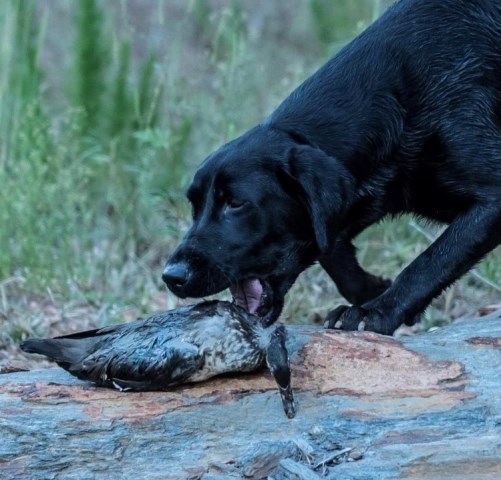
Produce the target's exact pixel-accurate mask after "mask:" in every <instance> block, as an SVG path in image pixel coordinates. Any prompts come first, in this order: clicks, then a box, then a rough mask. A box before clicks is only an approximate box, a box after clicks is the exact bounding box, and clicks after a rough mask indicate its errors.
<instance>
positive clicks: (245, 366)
mask: <svg viewBox="0 0 501 480" xmlns="http://www.w3.org/2000/svg"><path fill="white" fill-rule="evenodd" d="M285 343H286V331H285V327H283V326H278V327H264V326H263V325H262V323H261V322H260V319H259V317H257V316H255V315H252V314H250V313H248V312H247V311H246V310H244V309H243V308H241V307H239V306H237V305H235V304H233V303H229V302H221V301H210V302H202V303H199V304H196V305H190V306H186V307H180V308H176V309H174V310H169V311H166V312H160V313H156V314H154V315H152V316H150V317H148V318H146V319H145V320H136V321H134V322H131V323H125V324H121V325H113V326H109V327H104V328H100V329H96V330H89V331H86V332H80V333H75V334H72V335H65V336H62V337H56V338H53V339H29V340H25V341H24V342H22V343H21V345H20V347H21V349H22V350H23V351H25V352H28V353H38V354H41V355H45V356H47V357H48V358H50V359H51V360H53V361H55V362H56V363H57V364H58V365H59V366H60V367H62V368H64V369H65V370H67V371H68V372H70V373H71V374H72V375H75V376H76V377H78V378H80V379H82V380H90V381H92V382H95V383H96V384H97V385H100V386H105V387H114V388H117V389H120V390H136V391H137V390H164V389H166V388H169V387H174V386H177V385H180V384H183V383H190V382H200V381H203V380H206V379H208V378H210V377H213V376H215V375H219V374H223V373H229V372H250V371H254V370H257V369H259V368H261V367H262V366H263V365H264V364H265V363H266V364H267V365H268V368H269V369H270V371H271V373H272V375H273V377H274V378H275V380H276V382H277V384H278V387H279V391H280V395H281V398H282V403H283V407H284V411H285V414H286V415H287V417H289V418H292V417H294V415H295V407H294V398H293V394H292V389H291V373H290V367H289V358H288V353H287V349H286V345H285Z"/></svg>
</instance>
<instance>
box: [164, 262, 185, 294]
mask: <svg viewBox="0 0 501 480" xmlns="http://www.w3.org/2000/svg"><path fill="white" fill-rule="evenodd" d="M189 278H190V271H189V268H188V264H187V263H186V262H178V263H168V264H167V265H166V266H165V270H164V272H163V273H162V280H163V281H164V282H165V283H166V284H167V286H168V287H171V288H180V287H182V286H183V285H185V284H186V282H187V281H188V279H189Z"/></svg>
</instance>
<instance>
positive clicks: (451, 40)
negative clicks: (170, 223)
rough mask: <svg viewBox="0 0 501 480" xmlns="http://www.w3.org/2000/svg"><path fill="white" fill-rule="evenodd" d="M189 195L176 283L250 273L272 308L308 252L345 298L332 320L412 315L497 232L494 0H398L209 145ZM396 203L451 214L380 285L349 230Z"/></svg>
mask: <svg viewBox="0 0 501 480" xmlns="http://www.w3.org/2000/svg"><path fill="white" fill-rule="evenodd" d="M188 198H189V200H190V201H191V203H192V205H193V211H194V217H193V226H192V227H191V229H190V230H189V231H188V233H187V234H186V236H185V237H184V239H183V241H182V242H181V244H180V245H179V247H178V248H177V250H176V251H175V252H174V254H173V255H172V257H171V258H170V260H169V262H170V264H171V265H172V264H176V263H177V264H181V263H182V264H183V265H185V267H186V282H185V283H184V285H173V284H170V288H171V289H172V290H173V291H174V293H176V294H178V295H180V296H196V297H198V296H204V295H208V294H211V293H216V292H218V291H220V290H222V289H225V288H227V287H228V286H229V285H230V283H232V282H234V281H235V280H237V279H244V278H251V277H258V278H261V279H263V280H266V281H267V282H269V284H270V285H271V286H272V288H273V291H274V298H273V301H274V308H273V311H272V312H271V313H270V316H269V321H273V320H275V319H276V318H277V317H278V315H279V313H280V310H281V308H282V305H283V297H284V295H285V293H286V291H287V290H288V289H289V288H290V286H291V285H292V283H293V282H294V281H295V279H296V277H297V275H298V274H299V273H300V272H301V271H302V270H304V269H305V268H306V267H307V266H309V265H310V264H312V263H313V262H315V261H319V262H320V264H321V265H322V267H323V268H324V269H325V270H326V271H327V273H328V274H329V275H330V276H331V278H332V279H333V280H334V282H335V283H336V285H337V286H338V288H339V291H340V292H341V293H342V294H343V295H344V296H345V297H346V299H347V300H348V301H349V302H351V303H353V304H355V305H356V306H353V307H341V308H339V309H337V310H335V311H334V312H331V314H330V315H329V318H328V320H329V326H331V327H334V326H336V328H343V329H349V330H351V329H356V328H363V327H365V328H366V329H369V330H374V331H378V332H382V333H391V332H393V331H394V330H395V328H397V327H398V326H399V325H400V324H402V323H403V322H406V323H412V322H413V321H414V319H415V318H416V316H418V315H419V314H420V313H421V312H422V311H423V310H424V309H425V308H426V307H427V305H428V304H429V303H430V301H431V300H432V299H433V298H434V297H436V296H437V295H439V294H440V292H441V291H442V290H443V289H444V288H446V287H447V286H448V285H450V284H451V283H452V282H454V281H455V280H456V279H458V278H459V277H460V276H461V275H463V274H464V273H466V272H467V271H468V270H469V269H470V268H472V266H474V265H475V263H476V262H478V261H479V260H480V259H481V258H482V257H483V256H484V255H485V254H487V253H488V252H489V251H491V250H492V249H494V248H495V247H496V246H497V245H498V244H499V243H500V242H501V2H500V1H499V0H440V1H437V0H401V1H399V2H397V3H395V5H393V6H392V7H391V8H390V9H389V10H388V11H387V12H386V13H385V14H384V15H383V16H382V17H381V18H380V19H379V20H378V21H376V22H375V23H374V24H373V25H371V26H370V27H369V28H368V29H367V30H366V31H364V32H363V33H362V34H360V35H359V36H358V37H357V38H355V39H354V40H353V41H352V42H351V43H350V44H348V45H347V46H346V47H345V48H344V49H343V50H341V52H340V53H338V54H337V55H336V56H335V57H334V58H332V59H331V60H330V61H329V62H327V63H326V64H325V65H324V66H323V67H321V68H320V69H319V70H318V71H317V72H316V73H315V74H314V75H312V76H311V77H310V78H308V79H307V80H306V81H305V82H304V83H303V84H302V85H300V86H299V87H298V88H297V89H296V90H295V91H294V92H293V93H292V94H291V95H290V96H289V97H288V98H286V99H285V100H284V102H283V103H282V104H281V105H280V106H279V107H278V108H277V109H276V110H275V111H274V112H273V113H272V114H271V115H270V116H269V117H268V118H266V119H265V120H264V121H263V122H262V123H260V124H259V125H257V126H256V127H255V128H253V129H251V130H250V131H248V132H247V133H245V134H244V135H242V136H241V137H239V138H237V139H236V140H234V141H232V142H230V143H228V144H226V145H224V146H222V147H221V148H219V149H218V150H217V151H216V152H214V153H213V154H212V155H210V156H209V157H208V158H207V159H206V160H205V162H204V163H203V164H202V165H201V166H200V168H199V169H198V171H197V172H196V174H195V177H194V180H193V183H192V185H191V187H190V189H189V192H188ZM404 212H410V213H413V214H415V215H418V216H420V217H424V218H427V219H430V220H433V221H437V222H443V223H447V224H449V227H448V229H447V230H446V231H445V232H444V233H443V234H442V236H441V237H440V238H439V239H437V240H436V241H435V242H434V243H433V244H432V245H431V246H430V247H429V248H428V249H427V250H426V251H425V252H424V253H423V254H421V255H420V256H419V257H417V258H416V260H414V261H413V262H412V263H411V264H410V265H409V266H408V267H407V268H405V269H404V270H403V271H402V272H401V273H400V275H398V277H397V278H396V279H395V281H394V282H393V283H392V284H390V282H389V281H387V280H384V279H381V278H378V277H375V276H373V275H371V274H369V273H367V272H365V271H364V270H363V269H362V268H361V267H360V266H359V264H358V262H357V260H356V257H355V249H354V247H353V245H352V239H353V238H354V237H355V236H356V235H358V234H359V233H360V232H361V231H363V230H364V229H365V228H367V227H368V226H369V225H372V224H374V223H375V222H378V221H380V220H381V219H382V218H383V217H385V216H388V215H391V216H395V215H399V214H402V213H404ZM362 321H363V322H364V323H363V324H360V322H362Z"/></svg>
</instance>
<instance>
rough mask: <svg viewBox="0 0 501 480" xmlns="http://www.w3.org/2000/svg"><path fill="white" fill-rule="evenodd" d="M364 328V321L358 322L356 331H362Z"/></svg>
mask: <svg viewBox="0 0 501 480" xmlns="http://www.w3.org/2000/svg"><path fill="white" fill-rule="evenodd" d="M364 330H365V322H360V323H359V324H358V331H359V332H363V331H364Z"/></svg>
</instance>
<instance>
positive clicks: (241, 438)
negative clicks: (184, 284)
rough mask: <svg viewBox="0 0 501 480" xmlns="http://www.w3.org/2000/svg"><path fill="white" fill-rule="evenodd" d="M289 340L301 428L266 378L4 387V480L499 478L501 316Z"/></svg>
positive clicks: (43, 375)
mask: <svg viewBox="0 0 501 480" xmlns="http://www.w3.org/2000/svg"><path fill="white" fill-rule="evenodd" d="M288 331H289V340H288V347H289V351H290V354H291V367H292V373H293V387H294V390H295V397H296V404H297V414H296V417H295V418H294V419H292V420H289V419H287V418H286V417H285V415H284V413H283V410H282V405H281V402H280V398H279V395H278V392H277V390H276V385H275V383H274V381H273V379H272V378H271V377H270V375H269V374H268V373H267V371H262V372H257V373H254V374H247V375H238V376H228V377H224V378H223V377H221V378H216V379H213V380H211V381H207V382H204V383H200V384H193V385H187V386H183V387H180V388H177V389H174V390H171V391H167V392H141V393H133V392H119V391H115V390H108V389H104V388H98V387H94V386H92V385H91V384H88V383H85V382H81V381H79V380H78V379H76V378H74V377H72V376H71V375H69V374H68V373H67V372H65V371H64V370H62V369H59V368H49V369H41V370H32V371H28V372H15V373H6V374H3V375H0V438H1V441H0V478H6V479H7V478H9V479H10V478H30V479H48V478H51V479H65V480H66V479H88V478H105V477H106V478H108V477H109V478H120V479H129V478H130V479H137V478H142V479H170V478H172V479H183V478H193V479H196V478H200V479H202V478H203V479H205V480H209V479H213V480H215V479H223V478H228V479H231V478H238V479H241V478H275V479H288V478H291V479H292V478H298V479H299V478H336V479H340V478H342V479H360V480H361V479H372V478H378V479H386V478H388V479H390V478H400V479H421V478H440V479H442V480H444V479H471V480H481V479H496V480H499V479H500V478H501V381H500V380H501V311H496V312H494V313H492V314H490V315H489V316H486V317H483V318H476V319H468V320H461V321H457V322H455V323H454V324H452V325H449V326H447V327H444V328H441V329H439V330H436V331H434V332H431V333H427V334H421V335H416V336H413V337H404V338H401V339H395V338H392V337H385V336H381V335H377V334H373V333H370V332H337V331H325V330H323V329H319V328H315V327H311V326H289V327H288Z"/></svg>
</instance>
